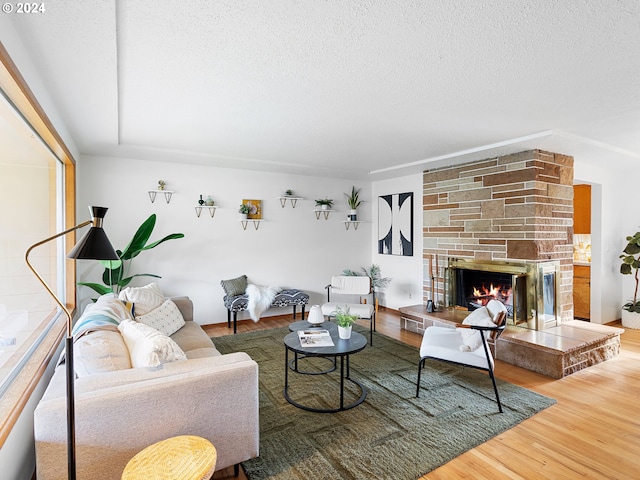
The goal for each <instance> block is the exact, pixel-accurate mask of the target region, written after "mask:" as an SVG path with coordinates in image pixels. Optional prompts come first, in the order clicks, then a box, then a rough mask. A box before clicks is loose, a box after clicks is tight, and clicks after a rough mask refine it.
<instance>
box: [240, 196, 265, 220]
mask: <svg viewBox="0 0 640 480" xmlns="http://www.w3.org/2000/svg"><path fill="white" fill-rule="evenodd" d="M242 203H244V204H246V205H249V213H248V214H247V218H248V219H250V220H260V219H262V200H247V199H246V198H245V199H243V200H242Z"/></svg>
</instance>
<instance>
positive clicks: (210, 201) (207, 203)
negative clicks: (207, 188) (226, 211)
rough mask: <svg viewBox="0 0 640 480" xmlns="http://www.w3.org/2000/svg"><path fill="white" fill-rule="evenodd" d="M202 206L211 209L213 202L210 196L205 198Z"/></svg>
mask: <svg viewBox="0 0 640 480" xmlns="http://www.w3.org/2000/svg"><path fill="white" fill-rule="evenodd" d="M204 204H205V205H206V206H207V207H213V204H214V201H213V198H211V195H209V196H208V197H207V200H206V201H205V202H204Z"/></svg>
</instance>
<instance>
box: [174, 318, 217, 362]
mask: <svg viewBox="0 0 640 480" xmlns="http://www.w3.org/2000/svg"><path fill="white" fill-rule="evenodd" d="M171 339H172V340H174V341H175V342H176V343H177V344H178V345H179V346H180V348H181V349H182V350H183V351H184V352H185V353H186V354H187V356H189V352H191V351H192V350H198V349H201V348H208V349H211V350H216V347H215V345H214V344H213V342H212V341H211V339H210V338H209V336H208V335H207V334H206V333H205V331H204V330H202V327H201V326H200V325H198V324H197V323H196V322H186V323H185V324H184V326H183V327H182V328H181V329H180V330H178V331H177V332H175V333H174V334H173V335H171ZM189 358H190V357H189Z"/></svg>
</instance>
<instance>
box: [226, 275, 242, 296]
mask: <svg viewBox="0 0 640 480" xmlns="http://www.w3.org/2000/svg"><path fill="white" fill-rule="evenodd" d="M220 285H222V288H223V289H224V293H225V294H226V295H227V297H235V296H236V295H244V293H245V292H246V291H247V276H246V275H240V276H239V277H237V278H232V279H231V280H222V281H221V282H220Z"/></svg>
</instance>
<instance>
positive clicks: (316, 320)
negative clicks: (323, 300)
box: [307, 305, 324, 325]
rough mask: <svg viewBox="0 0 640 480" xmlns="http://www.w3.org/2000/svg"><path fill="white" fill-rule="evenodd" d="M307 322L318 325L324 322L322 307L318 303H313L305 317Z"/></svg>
mask: <svg viewBox="0 0 640 480" xmlns="http://www.w3.org/2000/svg"><path fill="white" fill-rule="evenodd" d="M307 322H309V323H310V324H311V325H320V324H322V323H324V315H322V309H321V308H320V305H313V306H312V307H311V309H310V310H309V316H308V317H307Z"/></svg>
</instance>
